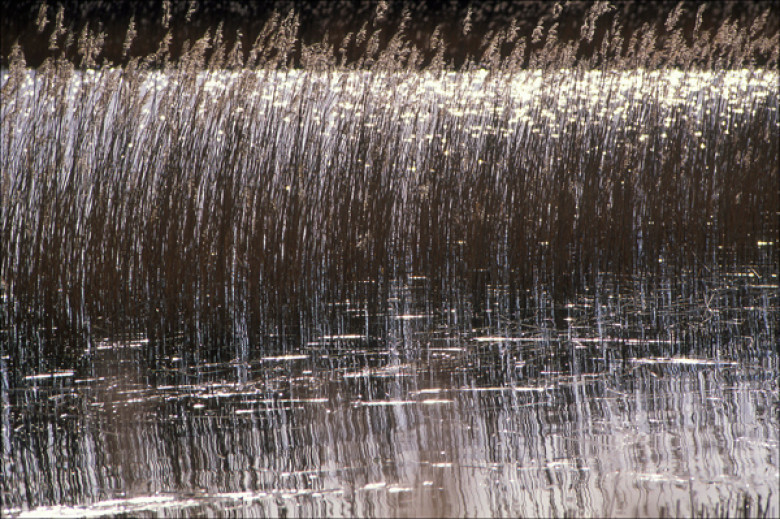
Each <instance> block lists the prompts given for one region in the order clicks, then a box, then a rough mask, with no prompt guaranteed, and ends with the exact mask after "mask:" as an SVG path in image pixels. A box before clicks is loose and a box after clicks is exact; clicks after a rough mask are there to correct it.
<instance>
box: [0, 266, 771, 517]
mask: <svg viewBox="0 0 780 519" xmlns="http://www.w3.org/2000/svg"><path fill="white" fill-rule="evenodd" d="M726 278H727V276H721V277H719V279H720V281H719V282H718V283H717V284H713V283H709V284H708V283H705V282H702V280H700V279H697V280H687V281H685V280H684V281H682V282H680V281H679V280H678V281H676V282H675V283H670V282H668V281H667V282H649V281H648V280H646V279H637V280H630V282H628V283H626V282H625V280H624V281H622V282H619V280H617V279H611V278H609V277H605V278H604V279H602V281H601V282H600V283H599V284H598V286H595V287H592V288H590V289H589V290H585V291H583V292H582V293H581V294H579V296H577V297H575V298H573V299H571V300H569V301H568V302H566V303H564V304H553V301H552V300H551V299H549V298H548V296H547V295H546V294H545V293H544V292H543V291H539V292H538V293H537V294H536V295H534V296H532V299H533V301H534V302H533V305H532V306H533V307H534V310H533V311H529V312H526V313H525V315H524V316H521V315H520V314H516V315H511V316H510V315H508V314H507V313H505V310H506V308H507V301H506V300H505V298H502V297H498V296H495V297H493V299H492V301H490V302H488V303H486V304H485V305H484V306H485V308H486V309H487V311H486V312H483V313H482V314H481V315H475V314H474V313H473V312H472V311H471V310H470V308H471V307H472V306H473V305H469V304H468V301H467V300H466V299H462V300H457V299H455V300H454V301H452V302H450V303H449V304H445V305H442V306H440V307H438V310H436V311H434V310H432V308H431V305H430V300H429V299H428V298H426V297H424V296H425V294H424V293H422V292H421V291H420V290H418V289H417V288H415V285H411V286H406V287H400V288H398V289H397V290H396V291H395V293H393V294H391V297H390V301H389V302H387V306H386V310H385V311H383V312H368V309H365V311H364V312H360V311H356V310H355V309H356V308H359V307H360V305H359V304H358V303H357V302H352V303H350V305H351V308H352V309H353V310H355V311H351V312H345V316H344V318H343V319H342V320H341V321H339V324H338V325H336V326H334V327H331V328H325V327H323V326H322V325H321V323H320V326H319V327H318V326H315V325H312V326H311V328H310V330H309V335H310V336H304V337H299V340H300V341H301V342H300V343H299V344H298V345H297V347H296V348H295V351H291V347H290V344H289V343H287V342H284V343H280V342H278V341H274V340H273V338H269V339H268V340H267V342H265V343H262V344H260V343H258V344H249V345H248V346H247V345H244V346H236V348H235V351H236V352H237V353H236V355H235V357H234V358H233V359H232V360H231V361H228V362H221V361H209V360H208V359H203V358H199V357H198V354H197V351H196V352H195V353H193V350H191V349H188V348H186V347H184V346H183V345H181V344H180V345H178V347H176V348H168V349H165V348H161V347H159V345H155V344H153V341H150V340H148V339H146V338H144V337H131V338H129V337H124V338H122V339H104V340H102V341H96V342H94V343H92V344H91V345H87V346H86V347H85V348H86V349H88V354H85V355H84V356H82V358H81V361H80V362H79V365H78V367H77V368H76V369H50V370H47V371H45V372H41V371H39V372H35V371H34V370H33V371H29V372H22V373H20V372H18V371H16V370H13V369H9V363H11V364H13V363H14V362H16V361H15V355H16V354H17V351H16V349H15V348H18V347H19V345H18V344H17V345H15V346H14V347H13V348H12V352H13V353H14V356H11V355H9V354H8V353H7V352H6V351H4V355H3V359H2V376H3V387H4V391H3V399H4V402H3V403H4V405H3V465H4V469H3V483H2V485H3V486H2V488H3V503H4V505H3V506H4V509H3V515H6V516H7V515H11V516H16V515H20V516H34V515H36V514H37V515H43V516H49V515H52V514H56V513H73V514H78V515H109V514H115V513H120V512H127V513H130V514H132V515H163V516H166V515H171V516H181V515H190V514H191V515H203V514H214V513H220V514H221V513H229V514H234V515H241V516H243V515H263V516H265V515H274V516H280V515H292V516H312V515H325V516H341V515H348V516H353V515H358V516H387V515H398V516H463V515H470V516H518V515H532V516H550V515H555V516H561V515H567V514H568V515H576V516H581V515H584V516H591V515H598V516H626V515H631V516H633V515H640V516H644V515H650V516H654V515H664V514H667V515H671V514H683V515H690V514H691V513H693V511H700V510H705V511H712V510H721V511H723V510H726V511H731V512H730V513H732V514H733V513H734V512H733V511H734V510H738V507H739V503H740V502H741V501H740V500H742V499H744V498H745V497H747V498H749V499H751V500H752V503H753V505H754V506H756V505H757V503H758V500H759V499H760V500H761V503H762V508H761V510H763V511H764V512H768V514H769V515H770V516H774V515H776V514H777V513H778V494H777V492H776V488H777V483H778V468H779V467H780V460H779V459H778V452H779V450H778V441H777V434H776V431H777V427H778V417H777V415H776V413H775V412H773V410H776V409H777V405H778V397H777V389H778V388H777V380H778V377H777V375H778V357H777V353H776V351H775V348H774V347H773V346H772V344H774V343H775V341H776V323H777V317H778V315H777V314H778V304H777V303H778V301H777V290H776V288H777V287H776V285H773V284H772V283H771V281H772V279H771V278H770V283H768V284H758V283H755V282H754V281H753V280H752V278H751V277H740V276H736V275H735V276H732V278H731V280H730V281H729V284H728V285H725V284H723V280H724V279H726ZM740 280H741V281H740ZM774 282H775V283H776V278H775V279H774ZM488 292H490V290H488ZM493 293H494V295H495V294H499V293H501V290H500V289H499V288H495V290H493ZM367 321H370V322H369V323H368V324H367ZM475 323H476V325H475ZM377 330H382V332H381V334H379V335H377V334H376V333H375V332H376V331H377ZM238 342H241V341H238ZM244 342H245V341H244ZM171 350H175V351H171ZM242 351H243V352H244V355H243V357H242V355H241V354H240V352H242ZM752 510H753V511H756V510H757V509H756V508H753V509H752ZM708 513H711V512H708Z"/></svg>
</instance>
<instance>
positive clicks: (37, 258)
mask: <svg viewBox="0 0 780 519" xmlns="http://www.w3.org/2000/svg"><path fill="white" fill-rule="evenodd" d="M607 12H609V8H608V6H607V5H606V4H603V3H597V4H594V6H593V7H592V8H591V10H590V11H589V14H588V16H587V17H586V23H585V25H583V27H582V31H581V38H580V40H576V41H574V42H572V41H569V40H565V39H559V38H558V36H557V25H558V24H557V19H558V17H559V16H560V15H561V13H560V8H559V7H558V6H556V7H554V8H553V10H552V12H551V13H550V14H549V15H547V16H546V17H545V18H544V19H543V20H540V21H539V24H538V26H537V30H534V33H533V36H532V38H531V39H530V40H528V41H527V40H526V39H525V38H518V37H517V34H516V33H513V32H512V27H511V26H510V27H508V28H507V29H506V30H504V31H498V32H496V33H495V34H494V35H492V37H491V38H486V39H485V41H484V42H483V47H482V48H483V52H482V55H481V56H479V57H473V58H471V59H469V60H467V61H466V62H465V63H464V64H463V65H462V66H461V67H459V68H458V69H457V70H455V69H454V68H453V67H452V66H451V65H450V64H448V63H447V61H446V59H445V56H446V55H447V54H446V53H447V50H446V49H447V44H446V42H444V41H443V39H442V37H441V36H440V34H439V32H438V30H437V31H434V32H433V33H432V34H431V35H430V37H429V39H428V40H429V41H428V46H427V47H426V48H418V47H416V46H415V45H413V44H411V43H409V41H408V38H407V37H406V34H405V29H404V23H405V22H404V18H403V17H402V19H401V21H400V25H397V26H394V27H393V29H394V31H395V32H392V33H391V32H389V28H384V29H383V26H382V25H381V16H379V15H377V17H376V19H375V20H374V22H372V23H373V24H374V25H368V26H367V30H366V31H364V33H363V34H361V33H358V34H350V35H349V36H348V37H347V38H345V40H344V41H343V42H342V43H341V45H340V46H335V45H334V44H333V43H332V42H330V41H327V40H324V41H323V42H320V43H315V44H302V43H301V42H300V41H299V40H298V38H297V32H296V31H297V18H296V15H295V13H293V12H291V13H290V14H288V15H286V16H277V17H274V18H272V19H271V20H270V21H269V22H268V24H267V25H266V28H265V29H264V31H263V33H261V35H260V36H259V37H258V38H257V40H256V41H255V42H254V44H252V45H250V43H251V42H243V47H242V38H241V36H240V35H234V37H233V38H232V41H234V42H235V43H234V44H233V45H232V46H230V47H228V46H226V45H225V43H224V37H223V34H222V31H221V29H220V28H217V29H216V30H214V31H209V32H207V34H206V35H205V36H204V37H202V38H200V39H198V40H196V41H193V42H188V43H187V44H186V45H185V46H184V51H183V52H182V53H181V55H179V56H178V57H177V58H176V59H172V58H171V55H170V40H169V38H167V37H164V38H163V39H162V41H161V42H160V43H159V46H158V49H157V51H156V52H155V53H154V54H151V55H147V56H143V57H134V58H132V59H129V60H128V61H127V63H126V64H124V65H122V66H112V65H110V64H107V63H104V64H101V63H100V53H101V51H102V47H101V44H102V41H103V38H104V35H101V34H100V33H99V32H97V31H96V32H91V31H90V30H88V29H87V30H85V31H83V32H82V33H81V34H80V35H74V34H69V33H67V31H65V30H64V29H62V27H61V26H60V25H59V22H58V21H57V20H56V19H55V20H54V23H53V28H52V29H50V34H49V38H50V41H51V42H52V48H53V49H54V51H53V57H51V58H49V59H47V60H45V61H44V62H43V63H42V64H41V65H40V66H39V67H37V68H36V69H29V68H27V67H26V64H25V60H24V55H23V49H21V48H20V47H18V46H15V47H14V48H13V50H12V52H11V55H10V56H8V57H7V61H8V63H10V68H9V70H8V71H6V72H5V73H3V76H2V108H1V109H0V118H1V119H2V120H1V121H0V124H1V126H2V142H1V143H0V146H1V147H2V148H1V150H2V158H0V168H1V169H2V179H0V182H1V183H0V192H1V193H2V205H0V248H1V250H0V276H1V277H2V282H3V296H4V303H5V306H6V309H5V310H4V313H5V314H6V315H7V316H8V317H9V319H11V320H18V319H30V318H31V317H32V316H34V317H35V320H36V322H37V323H38V324H43V325H44V326H45V327H47V328H50V329H51V328H57V329H59V330H71V331H87V332H89V331H91V330H93V329H95V330H97V329H98V328H99V329H100V330H101V332H100V333H107V332H106V330H109V331H110V332H111V333H119V332H121V331H123V330H130V329H132V330H145V331H146V332H147V334H149V335H152V336H157V337H165V336H170V335H171V334H181V333H185V334H187V335H188V336H191V337H198V338H199V340H206V341H209V340H212V339H215V338H218V337H233V336H235V335H236V334H246V333H255V332H256V331H259V330H265V331H268V330H272V329H275V327H276V326H277V325H278V323H279V322H283V321H284V320H285V319H289V318H299V317H301V316H303V315H309V314H310V313H311V312H313V311H315V310H312V308H313V307H315V306H317V305H320V304H321V303H323V302H327V301H330V302H332V301H343V300H345V299H348V298H355V297H373V298H377V299H378V300H381V298H382V295H383V293H385V292H383V291H384V290H386V287H388V286H389V284H390V283H391V282H392V283H397V282H399V280H400V281H401V282H403V280H405V279H408V277H409V276H418V277H419V276H422V277H425V278H426V279H427V280H428V281H429V284H430V287H431V289H432V290H433V291H435V292H446V291H447V290H448V287H451V286H467V287H469V288H470V289H472V290H473V291H474V293H475V294H476V296H475V297H476V299H477V300H479V299H480V296H479V294H480V293H483V292H484V290H485V287H487V286H489V285H502V286H506V287H508V290H509V291H510V292H513V293H522V292H523V291H525V290H527V289H529V288H531V287H533V286H537V285H538V284H545V285H546V286H550V287H553V289H554V291H555V292H556V293H558V294H561V295H562V296H565V294H567V293H569V292H570V291H571V290H572V289H574V288H576V287H577V286H581V285H582V284H583V283H588V282H589V281H591V280H592V279H593V276H594V275H595V274H596V273H598V272H600V271H610V272H636V271H642V272H647V273H651V274H652V273H654V272H661V271H663V272H664V273H667V274H668V272H669V270H668V269H670V268H671V269H690V268H693V269H706V270H708V271H709V270H711V269H714V268H717V266H718V265H721V264H722V263H723V260H724V258H726V257H728V258H731V261H749V260H751V259H753V258H756V257H758V255H759V254H762V255H763V256H762V257H764V258H765V259H766V258H767V257H768V258H769V264H770V265H771V264H773V263H774V261H775V259H776V256H775V253H774V250H775V248H776V243H775V239H776V235H777V216H778V213H777V211H778V179H777V171H778V138H777V132H778V124H779V122H778V113H777V110H778V91H777V82H778V72H777V47H778V46H777V40H778V34H777V33H776V32H775V33H772V34H766V30H765V26H766V22H767V20H766V18H767V16H769V14H767V15H766V16H765V17H764V20H763V22H762V21H761V20H760V19H759V20H757V21H756V22H755V23H754V24H753V25H752V26H751V27H750V30H749V31H747V32H746V33H745V34H742V33H739V32H738V31H737V29H738V27H737V26H736V24H730V23H728V22H725V23H724V25H723V26H722V27H719V28H714V29H712V30H711V31H701V30H700V28H697V27H694V28H693V31H689V33H685V34H683V32H682V31H681V29H680V28H679V27H678V26H677V23H678V22H677V21H678V19H679V17H680V16H681V14H682V13H681V12H678V13H677V14H676V15H675V12H677V10H675V11H674V12H672V13H671V14H670V15H669V18H668V19H667V20H666V23H665V31H666V33H663V35H664V38H663V39H660V37H658V36H656V35H655V34H654V33H653V32H652V31H650V32H649V33H648V34H646V35H645V36H644V37H643V39H640V38H639V37H638V36H637V37H635V38H633V39H632V40H631V41H624V40H623V38H622V37H621V31H620V30H619V29H620V27H619V26H618V25H617V24H618V22H617V21H616V22H615V23H613V26H612V27H611V29H609V30H607V31H606V33H605V34H604V35H603V36H602V38H601V40H600V45H601V47H600V49H601V50H599V51H596V52H595V53H594V56H595V57H591V58H590V59H588V60H577V59H576V56H577V50H578V48H579V46H581V45H586V44H587V45H593V37H594V36H593V32H594V31H595V27H596V22H597V20H599V18H600V17H602V16H603V15H604V14H605V13H607ZM767 13H769V11H767ZM44 14H45V12H44ZM675 17H676V18H675ZM407 20H408V17H407ZM45 22H46V20H43V21H42V22H41V24H42V25H43V26H46V23H45ZM383 30H384V31H385V32H382V31H383ZM463 30H464V32H467V30H468V27H467V24H466V25H464V29H463ZM133 31H134V27H133V26H132V25H131V27H130V28H129V29H128V34H127V40H126V43H125V45H126V50H127V49H130V48H131V47H132V44H133V41H132V40H133ZM697 31H698V32H697ZM515 32H516V31H515ZM636 34H638V33H636ZM45 35H46V33H44V34H43V36H42V37H45ZM675 35H677V36H675ZM655 38H659V39H658V40H656V39H655ZM68 39H70V40H72V41H75V43H76V46H77V47H78V52H77V57H76V58H70V57H66V54H65V53H64V52H63V53H61V54H59V57H57V56H58V54H57V52H58V51H57V49H59V48H63V49H64V48H65V47H67V45H68V43H67V40H68ZM380 42H386V43H383V46H380ZM659 42H663V46H662V47H660V48H659V45H660V43H659ZM669 42H676V44H675V45H671V44H670V43H669ZM348 51H349V52H350V53H351V55H358V56H359V58H358V59H350V60H346V59H345V57H344V56H345V55H346V54H347V52H348ZM294 55H295V56H298V58H296V60H293V59H292V57H293V56H294ZM757 61H761V62H762V63H763V65H762V67H760V68H759V67H757V66H756V65H755V63H756V62H757ZM296 63H297V64H298V66H293V65H295V64H296ZM767 255H768V256H767ZM775 270H776V269H775ZM150 330H156V331H150Z"/></svg>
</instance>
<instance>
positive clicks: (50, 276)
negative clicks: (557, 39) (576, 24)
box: [0, 65, 780, 517]
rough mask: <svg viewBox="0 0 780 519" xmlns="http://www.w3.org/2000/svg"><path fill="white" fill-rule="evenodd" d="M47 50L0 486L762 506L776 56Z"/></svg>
mask: <svg viewBox="0 0 780 519" xmlns="http://www.w3.org/2000/svg"><path fill="white" fill-rule="evenodd" d="M57 67H60V68H56V67H55V68H48V69H45V68H43V67H42V68H41V69H39V70H38V71H36V72H31V71H26V70H23V69H15V70H14V72H13V73H8V74H3V76H2V78H0V83H2V85H3V89H4V90H3V103H2V108H1V109H0V112H2V115H3V117H2V129H3V132H2V143H0V144H1V145H2V150H3V153H2V154H0V166H2V168H1V169H2V171H3V178H2V181H1V182H0V190H2V195H3V198H2V200H3V203H2V204H0V236H2V237H3V239H2V240H0V251H1V252H2V253H3V254H0V267H1V268H2V270H0V297H1V299H0V345H1V346H2V351H1V354H0V376H1V377H2V400H3V406H2V444H3V472H2V476H3V477H2V480H1V485H2V487H1V488H2V502H3V504H2V513H3V515H4V516H14V517H16V516H20V517H29V516H36V515H37V516H50V515H76V516H101V515H117V514H127V515H132V516H158V515H162V516H165V515H169V516H175V517H180V516H188V515H191V516H202V515H222V514H227V515H236V516H269V515H273V516H283V515H284V516H314V515H324V516H390V515H392V516H520V515H531V516H566V515H569V516H637V515H638V516H657V515H692V514H701V515H705V516H721V515H729V516H735V515H747V516H751V515H757V514H758V515H767V516H777V515H779V514H780V502H779V500H780V497H779V496H780V493H778V492H777V488H778V483H780V481H778V479H779V476H778V474H779V471H780V449H778V438H777V429H778V425H779V424H778V415H777V409H778V403H779V402H778V387H777V385H778V374H779V373H780V368H779V363H778V353H777V348H776V345H777V342H778V333H777V323H778V320H779V319H778V318H779V317H780V311H779V307H780V302H779V301H778V290H777V289H778V279H777V276H778V268H777V254H776V248H777V246H776V236H777V218H776V216H777V193H778V190H777V174H776V171H777V157H778V153H777V144H778V142H777V139H776V138H775V136H776V131H777V127H778V125H779V124H780V123H778V118H777V106H778V96H777V89H776V85H777V73H776V72H774V71H764V70H758V69H753V70H737V71H715V72H711V73H710V72H696V71H692V70H691V71H687V72H679V71H675V70H659V71H649V70H643V69H637V70H628V71H617V70H608V69H607V70H603V71H592V72H590V71H584V70H577V71H572V70H565V69H563V70H553V71H538V70H527V71H525V70H524V71H515V72H513V73H506V74H504V73H495V71H494V73H488V72H486V71H473V72H467V73H459V74H443V75H436V74H432V73H429V72H427V71H422V72H416V71H409V72H404V73H395V72H393V73H390V72H388V71H385V70H372V71H371V72H369V73H362V72H355V71H344V70H335V71H331V72H330V73H319V72H313V71H286V72H273V71H260V72H257V71H251V70H243V71H241V72H240V73H221V72H208V73H199V74H195V73H192V71H191V70H189V69H187V68H186V67H181V68H175V67H174V68H173V69H172V70H171V71H168V72H165V73H158V72H149V71H145V72H133V70H131V69H122V70H119V69H111V68H106V69H102V70H100V71H98V72H89V73H80V72H74V71H73V70H71V69H69V68H68V67H67V66H64V65H57ZM388 92H393V96H390V97H388Z"/></svg>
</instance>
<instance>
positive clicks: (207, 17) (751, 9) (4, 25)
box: [0, 0, 780, 67]
mask: <svg viewBox="0 0 780 519" xmlns="http://www.w3.org/2000/svg"><path fill="white" fill-rule="evenodd" d="M40 4H41V2H40V1H14V0H2V1H0V5H2V17H1V18H0V66H7V65H8V55H9V53H10V51H11V47H12V45H13V43H14V42H17V41H18V42H19V43H20V45H21V47H22V49H23V52H24V55H25V58H26V60H27V63H28V65H29V66H33V67H35V66H38V65H39V64H40V63H41V62H42V61H43V60H44V59H45V58H46V57H48V56H57V55H59V54H60V52H53V51H50V50H49V49H48V36H49V34H50V33H51V30H52V27H53V25H54V18H55V13H56V11H57V6H58V5H63V6H64V8H65V24H64V25H65V26H66V27H67V28H69V29H70V30H72V31H75V35H78V33H79V32H80V31H81V29H82V28H83V27H84V26H85V25H87V24H89V26H90V27H91V28H93V29H98V28H100V30H102V31H104V32H105V33H106V46H105V48H104V52H103V54H102V55H101V57H100V59H105V60H108V61H110V62H112V63H114V64H118V63H121V62H123V60H124V59H125V58H123V57H122V55H121V54H122V43H123V42H124V39H125V34H126V31H127V27H128V23H129V21H130V18H131V17H133V16H134V17H135V20H136V27H137V30H138V36H137V38H136V39H135V41H134V43H133V47H132V48H131V54H132V55H136V56H138V55H148V54H150V53H153V52H154V51H155V50H156V49H157V45H158V43H159V41H160V39H161V37H162V36H163V35H164V34H165V32H166V29H165V28H164V27H163V25H162V14H163V10H162V2H161V1H150V0H145V1H130V0H116V1H109V0H81V1H79V0H62V1H60V2H55V1H51V2H48V5H49V8H48V19H49V24H48V25H47V27H46V28H45V30H44V31H43V32H42V33H38V31H37V29H36V26H35V18H36V15H37V13H38V8H39V6H40ZM563 4H564V9H563V12H562V14H561V17H560V20H559V21H560V27H559V29H558V34H559V38H561V39H563V40H571V39H574V38H579V37H580V27H581V25H582V24H583V21H584V18H585V13H586V12H587V10H588V9H589V8H590V7H591V6H592V2H578V1H574V2H571V1H570V2H563ZM612 4H613V5H614V6H615V9H614V10H613V11H612V12H611V13H608V14H606V15H604V16H603V17H602V18H601V19H600V21H599V24H598V26H597V31H596V37H595V39H594V41H593V43H591V44H589V45H583V46H582V47H581V48H580V50H579V53H578V57H580V58H583V57H588V56H589V55H590V54H591V53H592V52H593V50H594V48H597V47H598V45H599V40H600V38H601V37H602V36H603V34H604V31H605V30H606V29H607V28H608V27H610V25H611V24H612V21H613V17H614V16H616V15H617V16H620V21H621V25H622V33H623V36H624V37H625V39H626V41H627V40H628V37H629V36H630V34H631V33H632V32H634V31H636V30H637V29H638V28H640V27H641V26H642V25H643V24H644V23H649V24H652V25H654V26H655V27H656V28H657V29H658V31H659V32H660V33H663V25H664V21H665V20H666V17H667V16H668V14H669V12H671V11H672V9H674V7H675V6H676V5H677V2H676V1H672V2H620V1H616V2H612ZM196 5H197V10H196V11H195V13H194V15H192V18H191V20H190V21H189V22H187V21H185V16H186V11H187V7H188V2H187V1H186V0H178V1H176V0H174V1H172V2H171V7H172V12H171V16H172V17H171V24H170V29H171V33H172V37H173V39H172V53H173V56H174V57H175V56H176V54H177V53H178V52H179V50H180V48H181V44H182V43H183V42H184V41H186V40H190V41H194V40H195V39H197V38H199V37H201V36H202V35H203V34H204V32H205V31H206V30H207V29H208V28H212V29H213V28H215V27H216V26H217V24H218V23H220V22H222V23H223V24H224V29H225V40H226V43H227V45H228V48H230V46H231V45H232V43H233V41H234V39H235V34H236V31H237V30H240V31H241V33H242V34H243V40H242V42H243V48H244V50H245V51H246V49H248V48H249V47H251V45H252V43H253V42H254V40H255V38H256V36H257V34H258V33H259V31H260V30H261V28H262V27H263V24H264V23H265V21H266V20H267V19H268V18H269V16H270V15H271V13H272V12H273V11H274V10H276V11H278V12H279V13H280V14H281V15H282V17H284V15H285V14H286V13H288V12H289V10H290V9H294V10H295V11H296V12H297V13H299V15H300V29H299V33H298V34H299V38H300V40H301V41H303V43H306V44H311V43H314V42H319V41H322V40H323V38H325V39H326V41H327V42H329V43H330V44H332V45H333V46H334V47H335V48H338V47H339V45H340V43H341V41H342V40H343V38H344V36H345V35H346V34H347V33H349V32H357V31H358V30H359V29H360V27H361V25H362V24H363V23H364V22H365V21H366V20H370V19H371V18H372V16H373V15H374V12H375V9H376V5H377V2H375V1H370V0H314V1H301V0H265V1H263V0H258V1H243V2H242V1H235V0H232V1H228V0H197V2H196ZM699 5H700V2H695V1H690V2H685V3H684V7H685V11H684V14H683V16H682V18H681V21H680V23H681V26H682V27H683V29H684V34H687V35H688V36H690V34H691V32H692V28H693V23H694V18H695V13H696V10H697V8H698V6H699ZM470 6H471V7H472V9H473V15H472V21H473V26H472V30H471V32H470V33H469V34H468V35H466V36H464V35H463V33H462V24H463V20H464V18H465V16H466V13H467V10H468V8H469V7H470ZM404 7H408V8H409V9H410V13H411V20H410V23H409V28H408V30H407V33H406V34H407V38H408V39H409V40H410V41H412V42H413V43H414V44H415V45H417V46H418V47H419V48H421V49H423V50H425V49H429V47H430V46H429V38H430V34H431V33H432V32H433V30H434V28H435V27H436V26H438V25H441V34H442V36H443V37H444V40H445V42H446V44H447V53H446V55H445V59H446V60H447V61H448V62H449V63H451V64H453V65H455V66H459V65H460V64H462V63H463V62H464V60H465V58H466V57H467V56H472V57H474V56H479V55H481V52H482V45H481V43H482V41H483V39H484V37H485V35H486V34H489V33H490V31H495V30H498V29H501V28H505V27H507V26H509V23H510V21H511V20H512V19H513V18H514V19H516V20H517V23H518V26H519V28H520V36H530V35H531V33H532V31H533V29H534V27H535V26H536V24H537V23H538V21H539V20H540V19H541V18H542V17H543V16H546V17H548V18H549V15H550V12H551V10H552V7H553V3H552V2H547V1H498V0H491V1H473V0H472V1H469V0H445V1H442V0H423V1H414V2H404V1H399V0H395V1H393V0H391V1H390V2H389V9H388V11H387V16H386V20H385V21H384V22H383V23H382V26H384V27H386V29H385V30H384V31H383V33H382V36H383V43H386V42H387V40H388V39H389V36H391V35H392V33H393V32H394V30H395V27H397V24H398V21H399V19H400V15H401V12H402V9H403V8H404ZM767 9H769V17H768V20H767V25H766V29H765V34H770V35H771V34H775V33H776V32H777V31H778V26H779V25H780V24H779V23H778V19H780V16H779V15H778V13H780V10H779V9H778V8H777V7H776V5H775V4H774V3H772V2H764V1H752V2H743V1H737V2H708V7H707V9H706V10H705V12H704V17H703V23H702V29H703V30H704V31H711V32H712V33H713V34H714V32H715V30H716V29H717V27H719V26H720V25H721V24H722V23H723V22H724V21H726V20H735V21H737V22H738V25H739V27H740V28H741V29H742V30H747V28H749V27H750V25H751V24H752V23H753V20H754V19H755V18H756V17H758V16H759V15H760V14H761V13H763V12H764V11H765V10H767ZM549 25H551V24H550V23H546V24H545V28H546V27H549ZM370 27H371V26H370V25H369V34H370V30H371V29H370ZM659 44H660V42H659ZM74 47H75V45H74ZM74 51H75V49H73V48H71V49H70V54H71V55H72V54H73V53H74ZM359 54H360V49H353V52H352V55H351V56H350V58H351V59H355V58H357V56H358V55H359ZM428 57H430V56H428ZM99 61H100V60H99ZM759 64H760V63H759Z"/></svg>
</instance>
